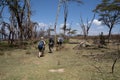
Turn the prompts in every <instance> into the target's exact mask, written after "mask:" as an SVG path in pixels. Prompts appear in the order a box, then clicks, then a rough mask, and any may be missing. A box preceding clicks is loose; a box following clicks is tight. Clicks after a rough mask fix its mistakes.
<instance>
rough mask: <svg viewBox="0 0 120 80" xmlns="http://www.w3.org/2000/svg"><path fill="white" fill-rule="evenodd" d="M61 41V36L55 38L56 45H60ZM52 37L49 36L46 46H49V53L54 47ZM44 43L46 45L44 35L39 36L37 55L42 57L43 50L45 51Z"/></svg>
mask: <svg viewBox="0 0 120 80" xmlns="http://www.w3.org/2000/svg"><path fill="white" fill-rule="evenodd" d="M62 43H63V38H62V37H58V40H57V45H58V46H61V45H62ZM54 44H55V42H54V39H53V38H52V37H50V38H49V40H48V47H49V53H52V51H53V50H52V49H53V47H54ZM45 45H46V41H45V39H44V37H41V40H40V41H39V43H38V49H39V55H38V57H43V56H44V51H45Z"/></svg>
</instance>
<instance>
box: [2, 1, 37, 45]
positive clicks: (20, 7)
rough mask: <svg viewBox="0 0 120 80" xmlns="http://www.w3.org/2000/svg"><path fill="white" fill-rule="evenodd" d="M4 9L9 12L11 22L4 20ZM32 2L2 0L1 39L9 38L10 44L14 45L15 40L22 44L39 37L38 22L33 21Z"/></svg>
mask: <svg viewBox="0 0 120 80" xmlns="http://www.w3.org/2000/svg"><path fill="white" fill-rule="evenodd" d="M4 9H7V10H9V13H10V16H9V18H8V20H9V22H6V21H4V20H3V18H4V16H2V13H3V11H4ZM31 14H32V13H31V6H30V0H0V19H1V21H0V28H1V29H0V33H1V37H2V38H3V37H4V38H5V37H8V42H9V43H10V44H13V42H14V41H15V40H19V41H20V43H22V42H23V41H24V40H29V39H33V38H37V37H38V35H37V34H38V33H37V27H39V25H38V23H37V22H33V21H31Z"/></svg>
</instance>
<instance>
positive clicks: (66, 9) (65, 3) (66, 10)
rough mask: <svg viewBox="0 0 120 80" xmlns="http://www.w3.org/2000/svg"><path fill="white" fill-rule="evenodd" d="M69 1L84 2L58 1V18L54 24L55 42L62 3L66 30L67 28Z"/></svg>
mask: <svg viewBox="0 0 120 80" xmlns="http://www.w3.org/2000/svg"><path fill="white" fill-rule="evenodd" d="M68 2H77V3H79V4H81V3H82V1H81V0H59V2H58V9H57V14H56V19H55V24H54V31H55V43H56V34H57V33H56V26H57V21H58V17H59V12H60V8H61V5H62V4H63V5H64V30H65V29H66V22H67V17H68V8H67V7H68V6H67V3H68Z"/></svg>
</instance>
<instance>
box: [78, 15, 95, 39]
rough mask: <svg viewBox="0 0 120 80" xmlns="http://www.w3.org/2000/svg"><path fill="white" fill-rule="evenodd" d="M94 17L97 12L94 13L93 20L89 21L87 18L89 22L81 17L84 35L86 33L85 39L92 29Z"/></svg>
mask: <svg viewBox="0 0 120 80" xmlns="http://www.w3.org/2000/svg"><path fill="white" fill-rule="evenodd" d="M94 18H95V14H94V15H93V18H92V20H91V21H90V22H89V21H88V19H87V23H86V24H85V23H84V22H83V19H82V17H80V27H81V28H82V31H83V35H84V39H85V40H87V36H88V33H89V30H90V28H91V25H92V23H93V20H94Z"/></svg>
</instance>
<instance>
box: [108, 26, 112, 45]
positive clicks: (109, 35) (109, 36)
mask: <svg viewBox="0 0 120 80" xmlns="http://www.w3.org/2000/svg"><path fill="white" fill-rule="evenodd" d="M111 31H112V27H110V29H109V34H108V43H109V42H110V38H111Z"/></svg>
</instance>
